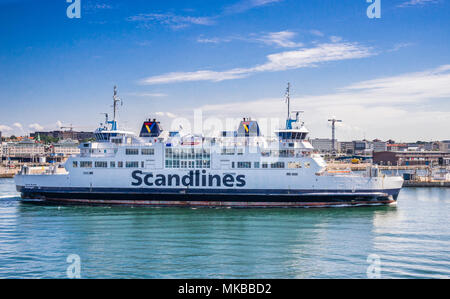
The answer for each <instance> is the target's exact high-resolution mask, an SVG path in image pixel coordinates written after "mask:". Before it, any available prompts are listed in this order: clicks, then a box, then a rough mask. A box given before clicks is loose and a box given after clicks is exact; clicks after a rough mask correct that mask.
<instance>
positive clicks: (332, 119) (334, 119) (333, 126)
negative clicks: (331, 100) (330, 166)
mask: <svg viewBox="0 0 450 299" xmlns="http://www.w3.org/2000/svg"><path fill="white" fill-rule="evenodd" d="M328 121H329V122H331V130H332V132H331V135H332V138H331V143H332V144H331V153H332V154H333V156H335V155H336V123H341V122H342V120H340V119H336V117H332V118H331V119H329V120H328Z"/></svg>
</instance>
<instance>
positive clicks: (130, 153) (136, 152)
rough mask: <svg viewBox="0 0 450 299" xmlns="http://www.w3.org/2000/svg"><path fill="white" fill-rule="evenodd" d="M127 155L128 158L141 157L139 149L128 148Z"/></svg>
mask: <svg viewBox="0 0 450 299" xmlns="http://www.w3.org/2000/svg"><path fill="white" fill-rule="evenodd" d="M125 154H126V155H128V156H137V155H139V149H137V148H127V149H126V150H125Z"/></svg>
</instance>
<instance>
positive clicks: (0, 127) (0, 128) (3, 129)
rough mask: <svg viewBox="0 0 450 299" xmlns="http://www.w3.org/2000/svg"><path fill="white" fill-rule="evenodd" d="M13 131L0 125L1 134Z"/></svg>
mask: <svg viewBox="0 0 450 299" xmlns="http://www.w3.org/2000/svg"><path fill="white" fill-rule="evenodd" d="M9 131H12V128H11V127H9V126H5V125H0V132H9Z"/></svg>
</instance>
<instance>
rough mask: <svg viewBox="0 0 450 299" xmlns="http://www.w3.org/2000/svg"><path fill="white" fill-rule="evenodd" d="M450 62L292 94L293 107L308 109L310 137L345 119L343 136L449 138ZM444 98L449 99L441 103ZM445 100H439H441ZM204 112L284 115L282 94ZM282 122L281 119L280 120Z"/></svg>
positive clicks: (340, 133)
mask: <svg viewBox="0 0 450 299" xmlns="http://www.w3.org/2000/svg"><path fill="white" fill-rule="evenodd" d="M448 82H450V65H443V66H441V67H438V68H435V69H432V70H427V71H424V72H418V73H408V74H403V75H399V76H392V77H385V78H379V79H374V80H368V81H362V82H358V83H355V84H352V85H349V86H346V87H343V88H341V89H338V90H337V91H336V92H335V93H330V94H323V95H317V96H303V97H294V98H293V99H292V106H293V108H294V109H302V110H305V120H306V123H307V125H308V127H309V128H310V129H311V131H312V137H329V136H330V134H331V131H330V130H329V128H328V124H327V120H328V118H329V117H330V116H331V115H336V116H337V117H338V118H340V119H343V120H344V125H343V126H342V128H341V129H340V130H338V137H339V138H340V139H341V140H352V139H362V138H364V137H367V138H369V139H375V138H381V139H384V140H387V139H389V138H394V139H396V140H400V141H416V140H419V139H422V140H443V139H448V131H447V128H449V127H450V117H449V115H450V105H449V104H448V103H449V101H448V100H449V99H450V84H448ZM442 101H444V102H445V103H447V104H442ZM437 103H441V104H437ZM200 109H202V111H203V114H204V116H205V117H210V116H217V115H220V116H221V117H223V118H226V117H230V118H239V117H243V116H252V117H254V118H261V117H263V118H271V117H281V118H282V117H284V115H285V113H286V106H285V104H284V101H283V99H282V98H281V97H280V98H275V99H274V98H266V99H259V100H254V101H245V102H239V103H225V104H217V105H214V104H211V105H205V106H202V107H200ZM280 124H282V122H281V121H280Z"/></svg>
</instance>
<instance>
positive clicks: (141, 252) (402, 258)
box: [0, 180, 450, 278]
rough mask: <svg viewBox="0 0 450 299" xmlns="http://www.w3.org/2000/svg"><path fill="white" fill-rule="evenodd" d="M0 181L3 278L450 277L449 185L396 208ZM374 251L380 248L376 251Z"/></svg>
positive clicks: (408, 195) (411, 195) (413, 193)
mask: <svg viewBox="0 0 450 299" xmlns="http://www.w3.org/2000/svg"><path fill="white" fill-rule="evenodd" d="M18 199H19V197H18V194H17V193H16V192H15V190H14V184H13V181H12V180H0V278H66V277H67V276H66V269H67V267H68V266H69V264H68V263H67V261H66V259H67V257H68V256H69V255H71V254H77V255H78V256H79V257H80V258H81V276H82V278H141V277H142V278H366V277H367V269H368V267H369V266H370V264H369V263H368V261H367V259H368V256H369V255H374V254H375V255H377V256H378V257H379V259H380V262H381V264H380V268H379V269H380V271H381V272H380V273H381V277H382V278H450V225H449V219H450V218H449V213H450V190H449V189H404V190H403V191H402V194H401V196H400V198H399V204H398V206H397V207H375V208H339V209H299V210H290V209H277V210H234V209H197V210H195V209H173V208H168V209H153V208H117V207H113V208H108V207H45V206H33V205H27V204H23V203H20V202H19V201H18ZM375 257H376V256H375Z"/></svg>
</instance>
